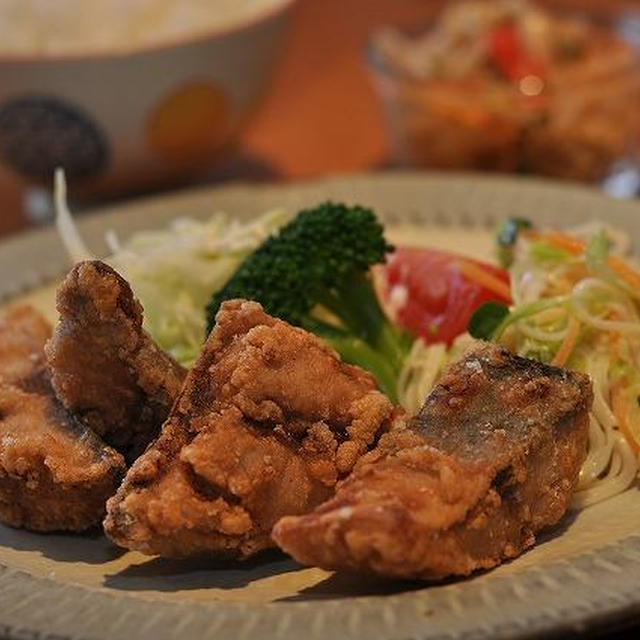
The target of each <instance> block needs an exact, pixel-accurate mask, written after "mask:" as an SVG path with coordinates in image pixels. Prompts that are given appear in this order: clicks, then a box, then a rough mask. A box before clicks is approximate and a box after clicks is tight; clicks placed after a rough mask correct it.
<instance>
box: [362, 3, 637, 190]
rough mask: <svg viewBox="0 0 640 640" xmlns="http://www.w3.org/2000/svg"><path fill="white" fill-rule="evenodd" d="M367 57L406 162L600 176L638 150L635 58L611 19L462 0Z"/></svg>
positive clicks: (382, 35) (374, 45)
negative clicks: (423, 28)
mask: <svg viewBox="0 0 640 640" xmlns="http://www.w3.org/2000/svg"><path fill="white" fill-rule="evenodd" d="M369 59H370V63H371V67H372V71H373V78H374V81H375V85H376V88H377V90H378V92H379V95H380V97H381V100H382V103H383V106H384V108H385V111H386V113H387V117H388V119H389V123H390V128H391V131H392V134H393V144H394V153H395V156H396V160H398V161H399V162H400V163H401V164H409V165H419V166H430V167H439V168H455V169H483V170H499V171H522V172H530V173H537V174H542V175H548V176H554V177H561V178H569V179H576V180H585V181H596V180H600V179H603V178H604V177H606V176H607V175H608V174H609V173H610V171H611V169H612V167H613V166H614V165H615V164H617V163H619V162H621V161H623V160H629V159H631V158H633V155H634V153H635V151H636V148H637V146H638V141H639V139H640V138H639V136H640V109H639V108H638V106H640V66H639V62H638V55H637V51H636V50H635V49H634V47H633V46H632V45H631V44H630V43H629V42H627V41H625V40H624V39H623V38H622V37H621V36H620V35H619V34H618V33H617V32H616V30H615V29H613V28H612V26H611V25H610V24H608V25H607V24H604V23H602V22H596V21H594V20H588V19H586V18H585V17H583V16H581V17H578V16H576V15H575V14H572V15H569V14H561V13H556V12H549V11H548V10H545V9H543V8H541V7H538V6H535V5H532V4H529V3H527V2H525V1H521V0H491V1H488V0H468V1H466V2H460V3H457V4H452V5H448V6H447V7H446V8H445V9H444V11H443V12H442V13H441V15H440V17H439V18H438V20H437V22H435V23H434V24H433V25H432V27H431V28H430V29H429V30H428V31H427V32H426V33H421V34H419V35H415V34H413V35H410V34H408V33H405V32H403V31H400V30H399V29H396V28H391V27H389V28H384V29H382V30H380V31H378V32H377V33H376V34H374V36H373V37H372V40H371V43H370V48H369Z"/></svg>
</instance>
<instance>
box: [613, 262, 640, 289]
mask: <svg viewBox="0 0 640 640" xmlns="http://www.w3.org/2000/svg"><path fill="white" fill-rule="evenodd" d="M609 266H610V267H611V268H612V269H613V270H614V271H615V272H616V273H617V274H618V275H619V276H620V277H621V278H622V279H623V280H626V281H627V283H628V284H630V285H631V286H632V287H633V288H634V289H636V290H637V291H638V293H640V274H638V272H637V271H634V270H633V269H632V268H631V267H630V266H629V265H628V264H625V263H624V262H623V261H622V260H620V259H619V258H616V257H615V256H612V257H611V258H609Z"/></svg>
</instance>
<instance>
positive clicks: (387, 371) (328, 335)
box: [302, 318, 398, 403]
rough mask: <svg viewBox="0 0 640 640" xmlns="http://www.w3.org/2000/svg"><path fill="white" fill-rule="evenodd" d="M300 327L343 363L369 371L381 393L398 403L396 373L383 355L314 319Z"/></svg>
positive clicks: (353, 337) (359, 340) (358, 340)
mask: <svg viewBox="0 0 640 640" xmlns="http://www.w3.org/2000/svg"><path fill="white" fill-rule="evenodd" d="M302 326H303V328H304V329H306V330H307V331H311V332H312V333H314V334H315V335H317V336H318V337H320V338H322V339H323V340H325V342H327V343H329V344H330V345H331V346H332V347H333V348H334V349H335V350H336V351H337V352H338V353H339V354H340V356H341V358H342V360H343V361H344V362H347V363H349V364H355V365H358V366H359V367H362V368H363V369H365V370H366V371H369V372H370V373H371V374H372V375H373V376H374V377H375V379H376V380H377V382H378V386H379V387H380V389H381V391H383V392H384V393H385V394H386V395H387V397H388V398H389V399H390V400H391V401H392V402H395V403H397V402H398V389H397V377H398V376H397V372H396V371H395V369H394V368H393V366H392V365H391V363H390V362H389V360H388V359H387V358H386V357H385V356H384V355H383V354H380V353H379V352H377V351H376V350H375V349H373V348H372V347H371V346H370V345H368V344H367V343H366V342H365V341H364V340H361V339H360V338H358V337H357V336H354V335H351V334H349V333H346V332H345V331H342V330H341V329H338V328H336V327H332V326H331V325H328V324H326V323H324V322H322V321H320V320H316V319H315V318H308V319H306V320H305V321H304V322H303V323H302Z"/></svg>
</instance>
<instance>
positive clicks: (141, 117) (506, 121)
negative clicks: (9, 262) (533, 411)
mask: <svg viewBox="0 0 640 640" xmlns="http://www.w3.org/2000/svg"><path fill="white" fill-rule="evenodd" d="M3 5H4V6H3ZM63 5H65V6H66V5H68V6H69V7H70V11H71V13H70V14H69V15H73V16H75V17H74V18H73V20H70V19H69V17H68V16H66V15H64V10H65V9H64V7H63ZM136 5H139V11H138V12H137V13H136V10H134V9H133V7H135V6H136ZM480 5H482V6H480ZM535 6H536V7H538V9H532V8H531V6H527V5H525V4H524V3H523V2H520V1H519V0H504V1H503V0H495V1H494V0H491V1H489V2H480V3H477V2H471V3H468V4H464V5H460V6H458V7H455V6H454V3H453V2H443V1H441V0H297V1H292V0H242V1H240V0H216V1H212V0H209V2H201V1H198V0H191V2H188V1H187V0H182V1H181V2H178V1H177V0H174V1H173V2H171V1H170V0H145V1H143V0H136V2H133V0H130V1H124V0H110V1H109V2H106V1H104V0H101V1H99V2H98V1H97V0H96V1H95V2H91V3H81V2H79V1H78V2H75V3H74V2H72V1H70V0H55V1H54V0H0V25H2V30H3V32H4V33H5V34H8V36H7V37H5V38H4V40H3V41H4V44H1V42H2V40H0V234H2V235H6V234H9V233H14V232H17V231H19V230H21V229H24V228H27V227H29V226H30V225H34V224H39V223H41V222H42V221H46V219H47V218H48V217H49V216H50V213H51V207H50V199H49V196H48V191H49V184H50V183H51V172H52V168H53V167H55V166H57V165H62V166H64V168H65V170H66V172H67V178H68V182H69V188H70V194H71V202H72V206H73V207H74V208H75V210H82V209H84V208H87V207H94V206H98V205H100V204H102V203H106V202H113V201H114V200H116V201H117V200H118V199H121V198H126V197H131V196H133V195H140V194H147V193H157V192H159V191H162V190H166V189H171V188H176V187H183V186H187V185H191V184H218V183H221V182H224V181H228V180H246V179H248V180H296V179H302V178H309V177H314V176H322V175H326V174H334V173H344V172H357V171H367V170H374V169H382V168H388V167H407V166H409V167H412V166H415V167H437V168H444V169H463V170H481V171H502V172H510V173H528V174H540V175H545V176H552V177H559V178H562V179H568V180H579V181H582V182H587V183H592V184H596V185H599V186H602V185H604V186H605V187H606V188H607V189H608V190H609V191H611V192H613V193H614V194H615V195H625V196H627V195H633V194H634V193H635V192H636V191H637V190H638V182H637V171H636V166H637V147H638V144H639V143H640V71H639V68H638V50H637V47H636V44H635V43H636V40H637V38H638V33H640V26H639V25H640V23H639V22H638V19H637V17H636V15H635V12H636V11H639V12H640V3H639V2H634V1H631V0H627V1H624V0H607V1H606V2H604V1H601V0H563V1H562V2H559V1H558V2H552V1H548V2H537V3H535ZM176 7H179V8H180V9H179V11H178V12H177V13H176ZM80 8H81V10H80ZM203 10H206V11H207V13H206V14H204V13H203ZM114 11H117V14H114ZM443 11H444V12H445V13H443ZM113 15H117V20H114V19H113ZM56 20H59V21H60V26H59V27H56V29H53V28H52V29H47V25H52V24H54V23H55V21H56ZM72 22H73V24H72ZM394 25H398V28H395V27H394V28H389V27H393V26H394ZM65 30H67V32H66V33H65ZM54 33H55V34H57V35H56V36H54V35H52V34H54ZM114 34H115V35H114ZM612 176H613V177H612Z"/></svg>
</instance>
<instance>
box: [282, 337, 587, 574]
mask: <svg viewBox="0 0 640 640" xmlns="http://www.w3.org/2000/svg"><path fill="white" fill-rule="evenodd" d="M591 401H592V396H591V386H590V383H589V381H588V379H587V378H586V376H583V375H580V374H577V373H570V372H568V371H564V370H561V369H557V368H555V367H549V366H546V365H542V364H539V363H534V362H533V361H530V360H525V359H523V358H518V357H515V356H513V355H511V354H509V353H508V352H507V351H505V350H502V349H500V348H498V347H494V346H485V347H483V348H481V349H480V350H478V351H476V352H473V353H471V354H469V355H468V356H467V357H465V358H464V359H463V360H461V361H460V362H459V363H457V364H455V365H453V366H452V367H451V368H450V369H449V370H448V372H447V373H446V374H445V375H444V377H443V378H442V380H441V382H440V384H438V385H437V386H436V388H435V389H434V390H433V392H432V393H431V394H430V395H429V397H428V398H427V400H426V402H425V405H424V406H423V408H422V410H421V411H420V413H419V415H418V416H417V417H416V419H415V420H414V422H413V424H412V425H411V428H410V429H408V430H406V431H403V432H397V433H390V434H387V435H385V436H383V437H382V438H381V440H380V443H379V445H378V447H377V448H376V449H375V450H374V451H372V452H371V453H369V454H367V455H365V456H364V457H363V458H362V459H361V460H360V462H359V463H358V465H357V467H356V469H355V471H354V473H353V474H352V475H351V476H350V477H348V478H347V479H346V480H345V481H344V482H343V483H341V485H340V486H339V488H338V491H337V493H336V495H335V497H334V498H332V499H331V500H329V501H328V502H326V503H325V504H323V505H321V506H320V507H318V509H316V510H315V511H314V512H312V513H310V514H307V515H302V516H299V517H287V518H283V519H282V520H281V521H280V522H278V524H277V525H276V527H275V528H274V532H273V536H274V539H275V540H276V542H277V543H278V544H279V546H281V547H282V548H283V549H284V550H285V551H287V552H288V553H290V554H291V555H293V556H294V558H296V559H297V560H299V561H300V562H303V563H305V564H310V565H317V566H320V567H323V568H325V569H350V570H360V571H365V572H375V573H379V574H382V575H386V576H391V577H399V578H442V577H445V576H447V575H451V574H458V575H467V574H469V573H471V572H472V571H474V570H476V569H480V568H485V569H486V568H490V567H493V566H495V565H497V564H499V563H500V562H501V561H502V560H504V559H506V558H512V557H514V556H517V555H519V554H520V553H521V552H522V551H523V550H524V549H526V548H527V547H529V546H531V545H532V544H534V542H535V534H536V532H538V531H539V530H540V529H542V528H544V527H547V526H550V525H553V524H555V523H556V522H558V520H559V519H560V518H561V517H562V516H563V515H564V513H565V512H566V510H567V508H568V504H569V500H570V497H571V494H572V492H573V490H574V488H575V486H576V483H577V480H578V474H579V471H580V467H581V465H582V463H583V461H584V458H585V455H586V440H587V425H588V411H589V408H590V405H591Z"/></svg>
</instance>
